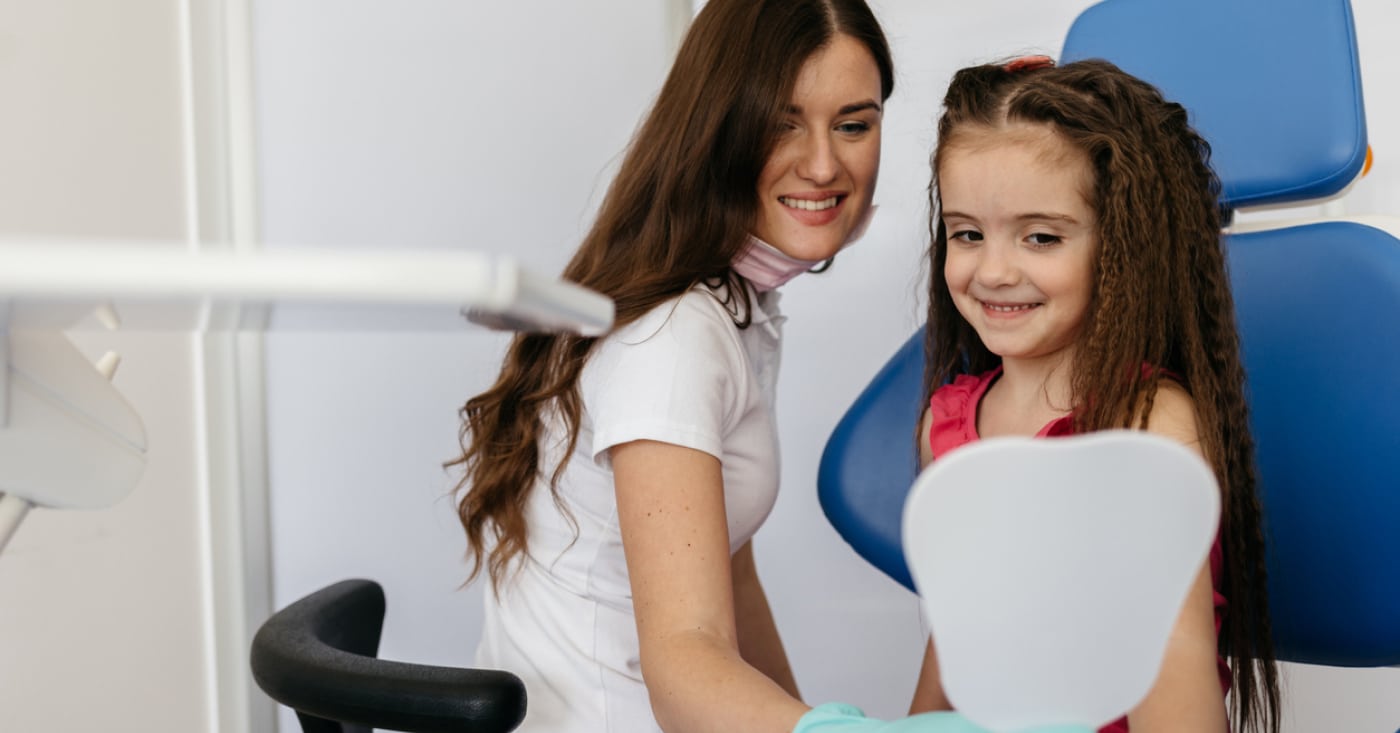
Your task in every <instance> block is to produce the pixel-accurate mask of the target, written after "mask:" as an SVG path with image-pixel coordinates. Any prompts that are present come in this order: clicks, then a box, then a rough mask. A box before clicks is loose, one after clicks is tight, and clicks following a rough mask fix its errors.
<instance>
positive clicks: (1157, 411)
mask: <svg viewBox="0 0 1400 733" xmlns="http://www.w3.org/2000/svg"><path fill="white" fill-rule="evenodd" d="M1147 430H1148V432H1151V433H1156V434H1158V435H1162V436H1165V437H1168V438H1171V439H1173V440H1176V441H1179V442H1180V443H1182V444H1183V445H1185V446H1186V447H1188V448H1190V449H1191V450H1192V451H1194V452H1195V453H1196V454H1197V455H1202V456H1203V454H1202V451H1201V440H1200V433H1199V431H1198V430H1197V428H1196V408H1195V404H1194V403H1193V402H1192V400H1191V396H1190V395H1189V394H1187V393H1186V390H1185V389H1183V388H1182V387H1181V385H1179V384H1176V383H1175V382H1170V381H1165V380H1164V381H1163V382H1162V383H1161V386H1160V387H1159V388H1158V389H1157V394H1156V397H1155V399H1154V401H1153V407H1152V412H1151V413H1150V414H1149V415H1148V420H1147ZM1217 648H1218V647H1217V641H1216V636H1215V591H1214V587H1213V586H1212V585H1211V578H1210V564H1209V561H1207V562H1206V563H1205V564H1204V565H1203V566H1202V568H1201V570H1200V572H1198V573H1197V574H1196V580H1195V581H1194V582H1193V583H1192V584H1191V590H1190V592H1189V593H1188V594H1187V596H1186V603H1185V604H1184V605H1183V606H1182V609H1181V614H1180V615H1179V616H1178V617H1177V620H1176V626H1175V627H1173V629H1172V634H1171V637H1170V638H1169V639H1168V641H1167V650H1166V655H1165V657H1164V658H1163V660H1162V670H1161V672H1160V673H1159V674H1158V677H1157V681H1156V682H1155V683H1153V685H1152V689H1151V690H1149V691H1148V693H1147V697H1146V698H1144V699H1143V701H1142V702H1141V703H1140V704H1139V705H1138V706H1137V707H1136V708H1134V709H1133V710H1132V711H1131V712H1130V713H1129V714H1128V724H1129V726H1130V727H1131V728H1132V730H1133V733H1154V732H1155V731H1181V730H1190V731H1204V732H1207V733H1212V732H1215V731H1220V732H1221V733H1223V732H1224V731H1226V730H1228V727H1229V723H1228V721H1227V719H1226V717H1225V695H1224V693H1223V692H1222V691H1221V689H1220V679H1219V676H1218V675H1217V672H1216V654H1217V652H1216V649H1217Z"/></svg>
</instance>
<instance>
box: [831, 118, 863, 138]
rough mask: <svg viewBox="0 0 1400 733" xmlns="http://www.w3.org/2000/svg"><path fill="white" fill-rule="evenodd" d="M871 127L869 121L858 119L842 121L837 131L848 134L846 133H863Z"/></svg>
mask: <svg viewBox="0 0 1400 733" xmlns="http://www.w3.org/2000/svg"><path fill="white" fill-rule="evenodd" d="M869 129H870V124H869V123H867V122H857V121H852V122H842V123H841V124H839V125H837V126H836V131H837V132H840V133H844V134H846V135H859V134H861V133H863V132H866V131H868V130H869Z"/></svg>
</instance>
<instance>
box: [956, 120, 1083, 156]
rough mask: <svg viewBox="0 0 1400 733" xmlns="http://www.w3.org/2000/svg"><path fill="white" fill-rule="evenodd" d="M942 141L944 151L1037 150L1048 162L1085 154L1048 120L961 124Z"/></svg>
mask: <svg viewBox="0 0 1400 733" xmlns="http://www.w3.org/2000/svg"><path fill="white" fill-rule="evenodd" d="M951 133H952V134H951V135H950V136H949V139H948V140H946V141H945V142H944V144H943V145H942V148H943V152H944V154H945V155H947V154H953V153H978V152H985V151H987V150H991V149H993V148H1000V147H1006V146H1017V147H1025V148H1028V149H1031V150H1037V151H1038V152H1039V153H1040V155H1042V156H1044V157H1045V158H1046V159H1047V160H1049V161H1051V162H1056V163H1060V162H1067V161H1068V160H1069V159H1082V158H1085V157H1087V156H1086V154H1085V153H1084V152H1083V151H1081V150H1080V149H1079V148H1077V147H1075V145H1074V144H1073V143H1071V142H1070V140H1069V139H1068V138H1067V137H1065V136H1064V135H1063V134H1061V133H1060V131H1059V130H1058V129H1057V128H1056V127H1055V126H1054V125H1052V124H1050V123H1048V122H1025V121H1019V120H1017V121H1006V122H1002V123H1001V124H998V125H983V124H964V125H961V126H959V127H956V128H954V129H953V130H952V131H951Z"/></svg>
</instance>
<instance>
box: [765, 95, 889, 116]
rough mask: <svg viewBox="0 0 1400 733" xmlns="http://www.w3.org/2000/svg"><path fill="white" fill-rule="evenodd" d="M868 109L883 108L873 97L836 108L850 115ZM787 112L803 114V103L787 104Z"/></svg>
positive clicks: (843, 113) (876, 109) (838, 112)
mask: <svg viewBox="0 0 1400 733" xmlns="http://www.w3.org/2000/svg"><path fill="white" fill-rule="evenodd" d="M867 109H873V110H875V111H876V112H879V111H881V110H880V103H879V102H876V101H875V100H873V99H867V100H865V101H863V102H854V103H852V104H848V105H846V106H844V107H842V108H841V109H839V110H836V113H837V114H838V115H849V114H854V113H856V112H860V111H863V110H867ZM787 113H788V114H790V115H800V114H802V107H801V105H796V104H789V105H788V106H787Z"/></svg>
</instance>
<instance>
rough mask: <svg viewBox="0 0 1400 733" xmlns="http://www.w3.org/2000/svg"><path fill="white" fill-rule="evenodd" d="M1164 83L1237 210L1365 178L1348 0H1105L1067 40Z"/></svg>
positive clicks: (1067, 55) (1330, 190)
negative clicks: (1208, 147)
mask: <svg viewBox="0 0 1400 733" xmlns="http://www.w3.org/2000/svg"><path fill="white" fill-rule="evenodd" d="M1087 58H1102V59H1107V60H1108V61H1111V62H1113V63H1114V64H1117V65H1118V66H1119V67H1120V68H1122V69H1123V70H1124V71H1127V72H1128V73H1130V74H1133V75H1135V76H1137V77H1139V78H1142V79H1144V80H1146V81H1148V82H1150V83H1152V84H1154V85H1156V86H1157V87H1158V88H1160V89H1161V90H1162V92H1163V93H1164V94H1165V95H1166V96H1167V98H1168V99H1171V100H1173V101H1176V102H1180V103H1181V104H1182V105H1184V106H1185V107H1186V108H1187V110H1189V112H1190V114H1191V121H1192V124H1193V125H1194V126H1195V127H1196V129H1197V130H1199V131H1200V132H1201V134H1202V135H1204V136H1205V138H1206V140H1207V141H1209V142H1210V144H1211V148H1212V151H1213V156H1212V160H1213V165H1214V168H1215V172H1216V173H1217V174H1218V175H1219V176H1220V179H1221V182H1222V183H1223V184H1224V198H1225V203H1226V204H1227V205H1228V206H1229V207H1230V208H1251V207H1259V206H1274V205H1286V204H1299V203H1305V202H1308V201H1318V200H1323V199H1327V198H1330V197H1332V196H1335V195H1336V194H1338V193H1340V192H1342V191H1344V190H1345V189H1346V188H1347V186H1349V185H1350V184H1351V183H1352V182H1353V181H1354V180H1356V178H1357V177H1359V176H1360V174H1361V172H1362V168H1363V166H1364V164H1365V161H1366V145H1367V142H1366V120H1365V112H1364V106H1363V104H1362V96H1361V74H1360V66H1359V63H1358V60H1357V50H1356V34H1355V28H1354V26H1353V21H1352V13H1351V5H1350V3H1349V2H1348V0H1289V1H1288V2H1283V3H1280V2H1278V0H1231V1H1230V2H1219V0H1105V1H1104V2H1101V3H1099V4H1097V5H1094V6H1092V7H1090V8H1088V9H1087V10H1085V11H1084V12H1083V13H1082V14H1080V16H1079V17H1078V18H1077V19H1076V20H1075V22H1074V24H1073V26H1072V27H1071V28H1070V31H1069V35H1068V36H1067V37H1066V39H1065V45H1064V49H1063V52H1062V53H1061V59H1062V61H1064V62H1069V61H1076V60H1081V59H1087Z"/></svg>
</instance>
